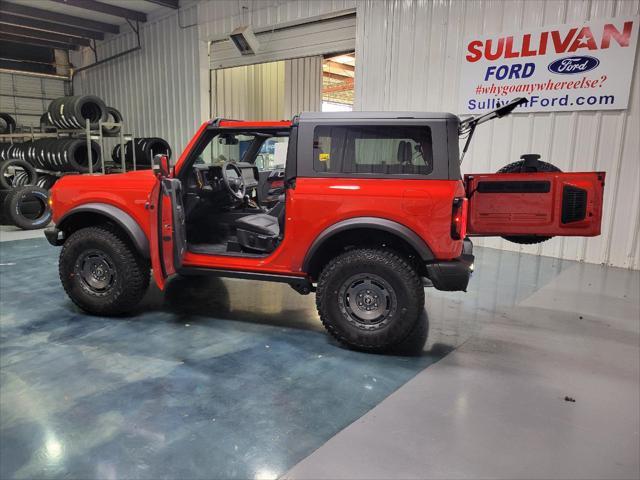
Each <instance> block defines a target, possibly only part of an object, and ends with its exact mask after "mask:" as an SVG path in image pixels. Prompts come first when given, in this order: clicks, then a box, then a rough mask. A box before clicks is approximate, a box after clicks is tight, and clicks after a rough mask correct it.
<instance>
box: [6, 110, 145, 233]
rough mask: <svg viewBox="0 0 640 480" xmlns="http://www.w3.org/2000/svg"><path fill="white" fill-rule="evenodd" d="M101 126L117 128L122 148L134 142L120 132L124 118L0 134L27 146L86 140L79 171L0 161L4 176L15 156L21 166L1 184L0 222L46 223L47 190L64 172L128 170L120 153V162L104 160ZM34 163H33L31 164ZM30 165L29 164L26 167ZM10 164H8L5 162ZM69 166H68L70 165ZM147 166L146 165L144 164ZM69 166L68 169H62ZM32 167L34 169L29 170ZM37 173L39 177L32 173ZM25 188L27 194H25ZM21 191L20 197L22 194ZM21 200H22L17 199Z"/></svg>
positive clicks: (27, 227)
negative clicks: (47, 141) (76, 126)
mask: <svg viewBox="0 0 640 480" xmlns="http://www.w3.org/2000/svg"><path fill="white" fill-rule="evenodd" d="M103 128H104V129H108V130H107V131H109V130H111V131H117V132H118V134H117V137H116V138H117V140H118V146H119V148H120V149H124V146H125V143H126V142H133V141H134V135H133V134H129V133H126V134H125V133H123V131H124V124H123V122H101V121H99V122H98V124H97V126H96V128H92V127H91V124H90V122H89V120H88V119H87V121H86V125H85V128H84V129H59V128H57V127H54V126H47V127H46V128H40V129H37V128H34V127H30V128H29V131H28V132H12V133H7V134H0V143H5V144H7V143H8V144H11V145H13V144H15V145H21V146H26V145H27V142H35V141H37V140H45V139H51V140H65V139H68V140H73V139H75V140H77V139H82V140H84V141H85V142H86V152H87V158H86V167H85V168H83V169H82V170H84V171H79V170H78V169H74V170H70V171H64V170H63V169H62V168H61V169H59V170H50V169H46V168H43V165H40V164H38V163H37V162H27V161H26V159H25V158H21V156H17V157H15V158H12V159H9V158H8V159H3V160H2V163H1V164H0V168H1V169H2V170H1V172H0V175H1V176H2V177H3V178H2V180H4V174H5V173H6V172H5V168H2V164H5V163H9V162H10V161H11V160H14V162H13V163H16V164H17V165H16V167H17V169H18V170H20V171H19V172H18V173H15V172H14V175H13V182H12V184H9V185H4V183H7V182H6V180H4V181H3V182H1V183H2V184H0V189H1V190H0V223H1V224H14V225H16V226H17V227H19V228H22V229H24V230H30V229H36V228H43V227H46V226H47V225H48V224H49V222H50V221H51V213H50V211H49V206H48V190H49V189H50V188H51V187H52V186H53V185H54V183H55V182H56V180H57V179H58V178H61V177H63V176H66V175H79V174H81V173H89V174H95V173H102V174H109V173H120V172H126V171H127V163H126V161H125V157H124V156H123V157H122V161H121V162H120V165H117V164H115V163H112V162H107V163H105V158H104V153H103V152H107V151H108V150H107V149H106V148H105V135H104V134H103V132H104V130H103ZM96 142H97V144H98V145H99V148H100V150H99V151H98V152H96V149H95V145H96ZM131 150H132V153H131V155H130V157H133V158H132V160H133V161H132V165H130V167H131V166H132V168H129V170H131V169H133V170H137V167H138V166H137V159H136V152H135V150H136V149H135V148H134V149H131ZM96 153H97V156H98V158H99V164H98V165H97V166H98V169H97V170H96V169H95V168H94V167H95V166H96V164H97V163H98V162H97V160H98V159H97V158H95V157H94V156H95V155H96ZM34 163H35V164H34ZM29 166H30V167H31V168H29ZM8 168H11V166H8ZM70 168H71V167H70ZM147 168H148V167H147ZM65 170H68V169H65ZM31 171H33V172H35V174H34V173H31ZM35 176H38V177H39V178H38V180H35V179H34V178H33V177H35ZM26 190H28V195H29V198H26V197H25V196H24V195H26V194H27V192H26ZM23 192H24V194H23V195H22V198H21V194H22V193H23ZM20 202H21V203H20ZM16 209H18V210H21V212H19V213H18V214H17V215H11V213H10V211H12V210H16Z"/></svg>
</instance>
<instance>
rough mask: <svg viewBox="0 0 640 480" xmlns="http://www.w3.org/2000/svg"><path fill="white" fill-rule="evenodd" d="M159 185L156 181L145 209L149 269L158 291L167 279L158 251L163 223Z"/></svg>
mask: <svg viewBox="0 0 640 480" xmlns="http://www.w3.org/2000/svg"><path fill="white" fill-rule="evenodd" d="M161 185H162V184H161V183H160V181H159V180H158V181H156V183H155V185H154V186H153V190H152V191H151V194H150V195H149V200H148V202H147V205H148V207H147V208H148V210H149V247H150V253H151V269H152V270H153V279H154V280H155V281H156V284H157V285H158V288H160V290H162V289H164V283H165V280H166V278H167V275H166V273H165V272H164V266H163V264H162V263H163V262H162V258H161V255H162V253H161V249H160V244H161V242H162V240H161V238H160V225H162V223H164V222H162V219H160V218H159V215H158V208H159V206H160V202H161V201H162V199H161V198H160V197H161V195H160V193H161Z"/></svg>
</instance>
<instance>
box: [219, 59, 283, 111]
mask: <svg viewBox="0 0 640 480" xmlns="http://www.w3.org/2000/svg"><path fill="white" fill-rule="evenodd" d="M284 64H285V62H284V61H280V62H270V63H260V64H258V65H246V66H242V67H233V68H222V69H219V70H215V71H213V72H212V74H213V75H214V76H213V79H214V84H213V85H212V89H213V91H214V92H215V93H214V94H213V95H212V100H213V104H212V106H211V111H212V112H214V113H213V115H212V116H214V117H224V118H238V119H243V120H266V119H274V118H284V103H285V101H284V97H285V95H284V84H285V80H284V76H285V73H284V72H285V65H284Z"/></svg>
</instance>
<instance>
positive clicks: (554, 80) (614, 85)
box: [459, 16, 639, 113]
mask: <svg viewBox="0 0 640 480" xmlns="http://www.w3.org/2000/svg"><path fill="white" fill-rule="evenodd" d="M638 21H639V17H637V16H634V17H618V18H611V19H599V20H594V21H591V22H585V23H576V24H567V25H560V26H549V27H544V28H540V29H535V30H530V31H524V32H518V33H501V34H495V35H489V36H477V37H472V38H468V39H466V40H465V41H464V52H463V58H462V63H463V66H462V69H461V75H462V76H461V79H460V105H459V113H480V112H483V111H486V110H490V109H493V108H496V106H498V105H499V104H500V103H504V102H508V101H509V100H512V99H513V98H515V97H526V98H527V99H528V103H527V104H526V105H523V106H521V107H518V109H516V112H553V111H571V110H621V109H625V108H627V105H628V103H629V91H630V88H631V79H632V76H633V69H634V60H635V54H636V46H637V43H638Z"/></svg>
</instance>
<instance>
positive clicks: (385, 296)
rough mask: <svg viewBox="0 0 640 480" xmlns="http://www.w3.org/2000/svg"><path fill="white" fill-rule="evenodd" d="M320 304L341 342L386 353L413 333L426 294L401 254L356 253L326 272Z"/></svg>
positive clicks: (320, 287)
mask: <svg viewBox="0 0 640 480" xmlns="http://www.w3.org/2000/svg"><path fill="white" fill-rule="evenodd" d="M316 304H317V307H318V313H319V314H320V319H321V320H322V323H323V324H324V326H325V328H326V329H327V331H328V332H329V333H330V334H331V335H332V336H333V337H335V338H336V339H337V340H338V341H339V342H341V343H343V344H345V345H347V346H348V347H351V348H354V349H358V350H365V351H379V352H382V351H387V350H389V349H390V348H392V347H394V346H395V345H398V344H399V343H401V342H403V341H404V340H406V339H407V337H408V336H409V335H410V334H411V332H412V330H413V329H414V327H415V325H416V322H418V321H419V318H420V313H421V312H422V311H423V309H424V289H423V287H422V282H421V280H420V277H419V276H418V274H417V272H416V271H415V270H414V268H413V267H412V266H411V264H410V263H409V262H407V261H406V260H405V259H404V258H403V257H401V256H400V255H398V254H397V253H395V252H393V251H389V250H379V249H356V250H350V251H347V252H345V253H343V254H342V255H339V256H338V257H336V258H334V259H333V260H331V261H330V262H329V263H328V264H327V265H326V266H325V268H324V269H323V270H322V273H321V274H320V278H319V280H318V290H317V293H316Z"/></svg>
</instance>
